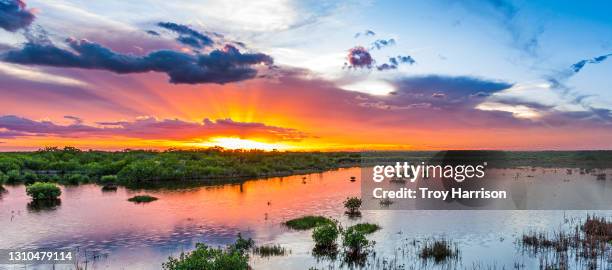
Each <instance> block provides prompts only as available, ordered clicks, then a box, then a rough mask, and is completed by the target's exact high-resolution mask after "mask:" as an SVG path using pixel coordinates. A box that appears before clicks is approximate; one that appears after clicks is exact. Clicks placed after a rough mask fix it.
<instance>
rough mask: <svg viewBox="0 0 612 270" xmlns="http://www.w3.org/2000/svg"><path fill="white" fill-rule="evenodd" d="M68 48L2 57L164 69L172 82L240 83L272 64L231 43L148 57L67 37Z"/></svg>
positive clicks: (32, 47) (29, 48) (33, 47)
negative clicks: (261, 66) (260, 67)
mask: <svg viewBox="0 0 612 270" xmlns="http://www.w3.org/2000/svg"><path fill="white" fill-rule="evenodd" d="M66 42H67V44H68V46H69V47H70V48H71V49H72V50H74V52H76V53H74V52H72V51H68V50H65V49H62V48H58V47H56V46H55V45H53V44H50V43H45V44H39V43H34V42H28V43H26V44H25V45H24V46H23V48H21V49H19V50H11V51H9V52H7V53H5V54H4V55H3V60H4V61H7V62H12V63H18V64H26V65H47V66H55V67H70V68H84V69H101V70H108V71H112V72H115V73H119V74H126V73H143V72H151V71H155V72H163V73H166V74H167V75H168V76H169V77H170V82H171V83H177V84H178V83H186V84H197V83H217V84H224V83H228V82H237V81H242V80H246V79H251V78H254V77H255V76H256V75H257V70H256V69H255V68H253V67H252V66H253V65H257V64H266V65H271V64H272V63H273V60H272V58H271V57H270V56H268V55H265V54H262V53H241V52H240V51H239V50H238V49H236V48H235V47H234V46H232V45H226V46H225V47H224V48H223V49H215V50H213V51H211V52H210V53H209V54H199V53H198V54H188V53H183V52H178V51H173V50H159V51H154V52H151V53H149V54H147V55H145V56H136V55H132V54H121V53H118V52H115V51H113V50H111V49H109V48H106V47H104V46H102V45H100V44H98V43H95V42H90V41H87V40H75V39H68V40H67V41H66Z"/></svg>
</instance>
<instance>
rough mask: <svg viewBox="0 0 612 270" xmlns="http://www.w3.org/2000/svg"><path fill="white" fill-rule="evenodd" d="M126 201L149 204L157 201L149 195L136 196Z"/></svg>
mask: <svg viewBox="0 0 612 270" xmlns="http://www.w3.org/2000/svg"><path fill="white" fill-rule="evenodd" d="M128 201H130V202H135V203H149V202H152V201H157V198H156V197H153V196H150V195H137V196H134V197H132V198H129V199H128Z"/></svg>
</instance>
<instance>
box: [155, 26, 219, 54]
mask: <svg viewBox="0 0 612 270" xmlns="http://www.w3.org/2000/svg"><path fill="white" fill-rule="evenodd" d="M157 26H159V27H162V28H165V29H168V30H170V31H173V32H175V33H177V34H179V36H178V38H176V40H177V41H178V42H180V43H183V44H185V45H187V46H190V47H193V48H196V49H201V48H204V47H211V46H212V45H214V43H215V42H214V41H213V40H212V39H211V38H210V37H209V36H207V35H205V34H202V33H200V32H198V31H196V30H193V29H191V28H189V27H188V26H186V25H182V24H177V23H172V22H160V23H158V24H157Z"/></svg>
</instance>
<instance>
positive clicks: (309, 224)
mask: <svg viewBox="0 0 612 270" xmlns="http://www.w3.org/2000/svg"><path fill="white" fill-rule="evenodd" d="M333 223H334V222H333V221H332V220H331V219H329V218H326V217H322V216H303V217H300V218H295V219H291V220H288V221H285V223H284V224H285V226H287V227H289V228H291V229H294V230H309V229H312V228H315V227H317V226H321V225H324V224H333Z"/></svg>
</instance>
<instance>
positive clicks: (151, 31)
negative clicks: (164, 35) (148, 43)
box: [146, 30, 159, 36]
mask: <svg viewBox="0 0 612 270" xmlns="http://www.w3.org/2000/svg"><path fill="white" fill-rule="evenodd" d="M146 32H147V34H149V35H152V36H159V33H158V32H157V31H155V30H147V31H146Z"/></svg>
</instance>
